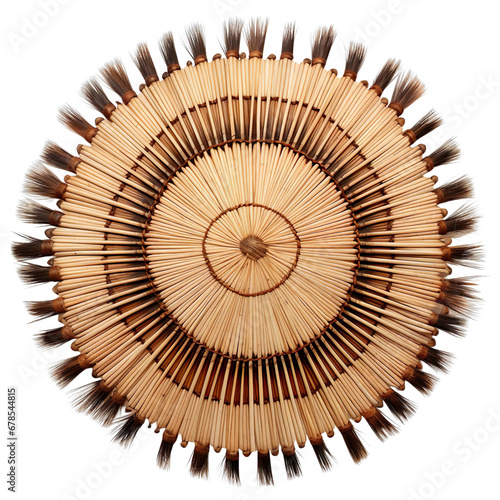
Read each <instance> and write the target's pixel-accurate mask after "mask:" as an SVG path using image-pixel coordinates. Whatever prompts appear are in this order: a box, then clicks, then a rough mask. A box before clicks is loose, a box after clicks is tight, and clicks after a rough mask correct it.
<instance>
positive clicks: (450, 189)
mask: <svg viewBox="0 0 500 500" xmlns="http://www.w3.org/2000/svg"><path fill="white" fill-rule="evenodd" d="M436 191H437V192H438V198H439V203H446V202H447V201H455V200H463V199H465V198H472V196H473V195H474V193H473V188H472V182H471V181H470V179H469V178H468V177H467V176H465V175H464V176H462V177H460V178H458V179H455V180H453V181H451V182H448V183H446V184H443V185H442V186H440V187H439V188H437V189H436Z"/></svg>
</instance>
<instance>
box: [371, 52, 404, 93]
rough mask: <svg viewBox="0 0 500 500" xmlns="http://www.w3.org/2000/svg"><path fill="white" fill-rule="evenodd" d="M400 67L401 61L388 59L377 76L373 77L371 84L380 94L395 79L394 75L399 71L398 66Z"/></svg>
mask: <svg viewBox="0 0 500 500" xmlns="http://www.w3.org/2000/svg"><path fill="white" fill-rule="evenodd" d="M400 65H401V61H398V60H397V59H389V60H388V61H387V62H386V63H385V64H384V65H383V66H382V69H381V70H380V71H379V73H378V75H377V76H376V77H375V81H374V82H373V85H374V86H377V87H380V89H381V90H382V92H383V91H384V90H385V89H386V88H387V87H388V86H389V85H390V83H391V82H392V81H393V80H394V78H395V77H396V74H397V72H398V70H399V66H400Z"/></svg>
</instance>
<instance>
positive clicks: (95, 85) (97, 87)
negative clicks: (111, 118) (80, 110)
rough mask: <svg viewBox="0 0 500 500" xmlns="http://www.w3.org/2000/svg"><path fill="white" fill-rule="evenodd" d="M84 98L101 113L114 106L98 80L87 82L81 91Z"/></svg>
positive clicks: (92, 79)
mask: <svg viewBox="0 0 500 500" xmlns="http://www.w3.org/2000/svg"><path fill="white" fill-rule="evenodd" d="M80 93H81V94H82V96H83V98H84V99H85V100H86V101H87V102H88V103H89V104H90V105H91V106H92V107H93V108H94V109H95V110H97V111H98V112H99V113H102V110H103V109H104V108H105V107H106V106H109V105H112V106H113V104H112V103H111V101H110V100H109V99H108V96H107V95H106V93H105V92H104V90H103V88H102V86H101V84H100V83H99V82H98V81H97V79H96V78H90V79H89V80H88V81H86V82H85V83H84V84H83V85H82V88H81V90H80Z"/></svg>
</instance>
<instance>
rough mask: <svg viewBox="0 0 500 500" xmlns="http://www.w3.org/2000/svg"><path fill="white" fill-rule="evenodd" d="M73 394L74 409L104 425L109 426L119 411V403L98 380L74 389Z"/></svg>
mask: <svg viewBox="0 0 500 500" xmlns="http://www.w3.org/2000/svg"><path fill="white" fill-rule="evenodd" d="M74 394H75V396H76V397H75V399H74V400H73V405H74V406H75V407H76V409H77V410H78V411H79V412H82V413H85V414H86V415H89V416H90V417H91V418H93V419H94V420H96V421H97V422H99V423H100V424H101V425H102V426H104V427H108V426H110V425H111V424H112V423H113V421H114V419H115V418H116V415H118V412H119V411H120V405H119V404H118V403H116V402H115V401H114V400H113V398H112V397H111V392H110V391H106V390H104V389H103V388H102V384H101V382H100V381H96V382H91V383H90V384H87V385H85V386H83V387H80V388H78V389H75V391H74Z"/></svg>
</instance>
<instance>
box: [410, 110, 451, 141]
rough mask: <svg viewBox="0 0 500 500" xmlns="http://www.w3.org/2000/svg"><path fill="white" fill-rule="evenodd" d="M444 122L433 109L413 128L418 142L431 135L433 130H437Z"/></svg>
mask: <svg viewBox="0 0 500 500" xmlns="http://www.w3.org/2000/svg"><path fill="white" fill-rule="evenodd" d="M442 123H443V120H442V119H441V118H440V117H439V116H438V114H437V113H436V112H435V111H434V110H433V109H432V110H431V111H429V112H428V113H427V114H426V115H425V116H423V117H422V118H420V120H418V122H417V123H415V125H413V127H412V128H411V130H412V131H413V133H414V134H415V138H416V140H418V139H421V138H422V137H424V136H425V135H427V134H430V133H431V132H432V131H433V130H435V129H437V128H438V127H439V126H440V125H441V124H442Z"/></svg>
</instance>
